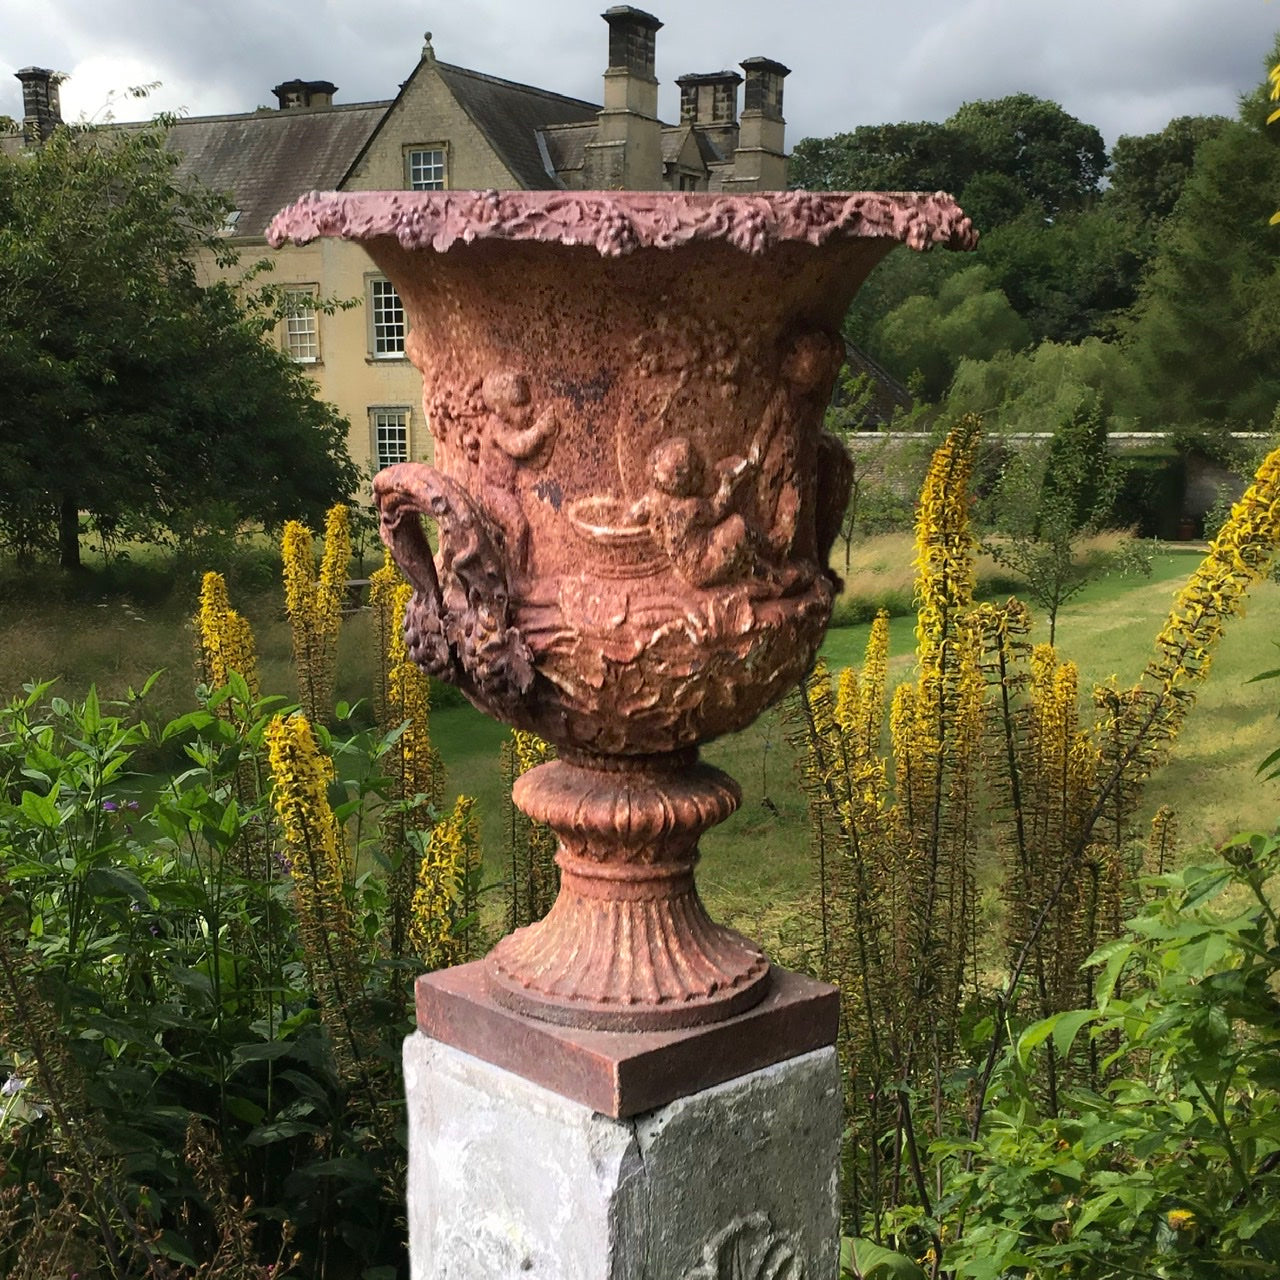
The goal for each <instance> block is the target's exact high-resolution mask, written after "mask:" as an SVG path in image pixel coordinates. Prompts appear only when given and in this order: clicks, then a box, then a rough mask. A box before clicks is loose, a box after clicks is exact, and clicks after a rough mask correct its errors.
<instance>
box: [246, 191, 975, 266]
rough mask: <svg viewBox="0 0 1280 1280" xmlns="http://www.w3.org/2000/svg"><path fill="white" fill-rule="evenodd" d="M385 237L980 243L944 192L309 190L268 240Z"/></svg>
mask: <svg viewBox="0 0 1280 1280" xmlns="http://www.w3.org/2000/svg"><path fill="white" fill-rule="evenodd" d="M320 236H337V237H340V238H342V239H345V240H374V239H378V238H380V237H390V238H392V239H395V240H396V241H398V242H399V244H400V246H401V247H402V248H404V249H432V250H434V251H436V252H437V253H445V252H447V251H448V250H450V249H452V248H453V246H454V245H457V244H470V243H471V242H473V241H475V240H523V241H534V242H537V243H541V244H563V245H585V246H588V247H591V248H594V249H595V250H596V251H597V252H598V253H600V254H601V256H603V257H607V258H612V257H620V256H622V255H623V254H627V253H632V252H634V251H635V250H637V249H648V248H656V249H674V248H677V247H679V246H681V245H685V244H688V243H690V242H692V241H696V240H721V241H724V242H726V243H727V244H730V245H732V246H733V247H734V248H736V249H740V250H742V251H743V252H744V253H749V254H761V253H764V252H766V251H767V250H768V249H770V248H771V247H772V246H774V245H777V244H783V243H788V242H790V243H803V244H810V245H815V246H816V245H821V244H825V243H827V242H828V241H831V240H852V239H866V238H871V239H884V238H888V239H891V240H897V241H901V242H902V243H903V244H906V245H907V246H908V247H909V248H912V249H918V250H924V249H928V248H931V247H932V246H933V245H942V246H943V247H945V248H948V249H972V248H975V247H976V246H977V243H978V233H977V232H976V231H975V230H974V227H973V223H972V222H971V221H970V220H969V219H968V217H966V216H965V214H964V211H963V210H962V209H961V208H960V206H959V205H957V204H956V202H955V201H954V200H953V199H952V198H951V197H950V196H949V195H947V194H946V193H945V192H941V191H939V192H933V193H926V192H881V191H861V192H831V191H822V192H817V191H814V192H810V191H786V192H777V193H763V194H757V195H749V196H746V195H743V196H725V195H708V194H691V193H684V192H680V193H677V192H659V193H654V192H644V191H635V192H632V191H625V192H599V191H580V192H577V191H575V192H564V191H501V192H499V191H360V192H340V191H326V192H316V191H313V192H311V193H310V194H309V195H305V196H303V197H302V198H301V199H300V200H298V201H296V202H295V203H294V204H291V205H290V206H289V207H288V208H287V209H284V210H282V211H281V212H280V213H278V214H277V215H276V216H275V218H273V219H272V221H271V225H270V226H269V227H268V228H267V241H268V243H269V244H271V245H272V246H273V247H275V248H279V247H280V246H281V245H283V244H309V243H310V242H311V241H312V240H315V239H317V238H318V237H320Z"/></svg>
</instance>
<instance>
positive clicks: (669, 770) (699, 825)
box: [486, 752, 769, 1031]
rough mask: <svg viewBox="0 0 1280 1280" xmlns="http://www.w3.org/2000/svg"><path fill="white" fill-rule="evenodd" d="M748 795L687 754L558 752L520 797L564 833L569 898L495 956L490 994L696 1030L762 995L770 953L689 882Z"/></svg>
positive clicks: (527, 1007)
mask: <svg viewBox="0 0 1280 1280" xmlns="http://www.w3.org/2000/svg"><path fill="white" fill-rule="evenodd" d="M740 798H741V793H740V791H739V789H738V786H737V784H736V783H735V782H734V781H733V779H732V778H730V777H729V776H728V775H727V774H725V773H722V772H721V771H720V770H719V769H715V768H712V767H711V766H709V765H704V764H699V763H698V762H697V759H696V755H695V754H694V753H691V752H683V753H673V754H671V755H669V756H657V757H640V758H631V759H629V758H626V757H613V758H604V757H600V758H579V759H577V760H556V761H552V762H551V763H549V764H545V765H540V766H539V767H538V768H536V769H533V770H531V771H530V772H529V773H527V774H525V775H524V776H523V777H522V778H520V779H519V781H518V782H517V783H516V787H515V791H514V799H515V802H516V804H517V805H518V806H519V807H520V809H522V810H523V811H524V812H525V813H526V814H528V815H529V817H531V818H533V819H534V820H535V821H537V822H545V823H547V824H548V825H549V826H550V827H551V828H552V830H553V831H555V833H556V835H557V836H558V837H559V839H560V851H559V853H558V854H557V855H556V861H557V863H558V864H559V866H560V895H559V897H558V898H557V899H556V901H555V904H554V905H553V906H552V908H551V910H550V912H549V913H548V914H547V916H546V917H545V918H544V919H543V920H540V921H538V922H537V923H536V924H532V925H529V926H528V927H527V928H524V929H518V930H516V932H515V933H513V934H511V935H510V936H509V937H507V938H504V939H503V940H502V941H501V942H500V943H498V945H497V946H496V947H495V948H494V949H493V950H492V951H491V952H490V953H489V956H488V958H487V960H486V965H487V970H488V975H489V983H490V993H491V994H492V996H493V998H494V999H495V1000H496V1001H497V1002H498V1003H500V1004H502V1005H505V1006H506V1007H507V1008H510V1009H514V1010H516V1011H517V1012H519V1013H524V1014H527V1015H528V1016H530V1017H535V1018H543V1019H546V1020H547V1021H550V1022H557V1023H561V1024H564V1025H568V1026H576V1027H589V1028H594V1029H597V1030H608V1031H655V1030H667V1029H671V1028H677V1027H692V1026H699V1025H702V1024H705V1023H710V1022H716V1021H719V1020H721V1019H724V1018H730V1017H733V1016H734V1015H735V1014H738V1013H741V1012H743V1011H744V1010H746V1009H749V1008H750V1007H751V1006H752V1005H754V1004H756V1003H758V1002H759V1001H760V1000H762V999H763V998H764V995H765V993H766V991H767V990H768V986H769V961H768V958H767V957H766V956H765V954H764V951H763V950H762V949H761V948H760V947H759V946H757V945H756V944H755V943H754V942H752V941H751V940H750V939H748V938H745V937H743V935H742V934H740V933H737V932H735V931H734V930H732V929H727V928H725V927H724V926H722V925H718V924H716V923H715V922H714V921H713V920H712V919H711V917H710V916H709V915H708V914H707V912H706V908H705V907H703V905H702V901H701V899H700V898H699V897H698V891H697V888H696V887H695V885H694V880H693V867H694V863H695V862H696V861H697V857H698V837H699V836H700V835H701V834H702V833H703V832H704V831H706V830H707V828H709V827H711V826H714V825H715V824H716V823H718V822H722V821H724V819H725V818H727V817H728V816H729V815H730V814H731V813H732V812H733V811H734V810H735V809H736V808H737V807H738V803H739V801H740Z"/></svg>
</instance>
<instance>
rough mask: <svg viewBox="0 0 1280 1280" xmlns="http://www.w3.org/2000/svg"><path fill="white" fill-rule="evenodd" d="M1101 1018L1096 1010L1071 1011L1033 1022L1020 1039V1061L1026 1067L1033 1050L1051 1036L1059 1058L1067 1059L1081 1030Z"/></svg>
mask: <svg viewBox="0 0 1280 1280" xmlns="http://www.w3.org/2000/svg"><path fill="white" fill-rule="evenodd" d="M1100 1016H1101V1015H1100V1014H1099V1013H1098V1011H1097V1010H1096V1009H1071V1010H1068V1011H1067V1012H1066V1013H1055V1014H1054V1015H1053V1016H1052V1017H1049V1018H1042V1019H1041V1020H1040V1021H1039V1022H1033V1023H1032V1024H1031V1026H1029V1027H1028V1028H1027V1029H1026V1030H1025V1031H1024V1032H1023V1033H1022V1034H1021V1035H1020V1036H1019V1037H1018V1061H1019V1062H1020V1063H1021V1064H1022V1065H1023V1066H1024V1067H1025V1066H1026V1065H1027V1060H1028V1059H1029V1058H1030V1057H1031V1053H1032V1050H1034V1049H1037V1048H1039V1047H1040V1045H1042V1044H1043V1043H1044V1042H1045V1041H1046V1040H1048V1039H1049V1037H1050V1036H1052V1037H1053V1047H1054V1049H1056V1050H1057V1052H1058V1054H1059V1056H1062V1057H1065V1056H1066V1055H1067V1054H1068V1053H1070V1051H1071V1045H1072V1043H1073V1042H1074V1041H1075V1038H1076V1036H1077V1034H1079V1031H1080V1028H1081V1027H1083V1026H1085V1025H1087V1024H1088V1023H1090V1022H1094V1021H1096V1020H1097V1019H1098V1018H1099V1017H1100Z"/></svg>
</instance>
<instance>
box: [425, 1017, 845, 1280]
mask: <svg viewBox="0 0 1280 1280" xmlns="http://www.w3.org/2000/svg"><path fill="white" fill-rule="evenodd" d="M404 1074H405V1086H406V1090H407V1094H408V1100H409V1247H410V1254H411V1257H412V1276H413V1280H508V1278H510V1280H525V1278H526V1277H527V1278H529V1280H757V1278H759V1280H765V1278H766V1277H767V1278H768V1280H828V1277H832V1276H834V1275H835V1273H836V1265H837V1263H836V1260H837V1254H838V1247H839V1218H838V1210H837V1190H838V1187H837V1168H838V1154H839V1145H840V1132H841V1124H842V1120H841V1098H840V1080H839V1068H838V1064H837V1060H836V1053H835V1050H834V1049H832V1048H823V1049H818V1050H815V1051H812V1052H809V1053H805V1054H802V1055H801V1056H799V1057H793V1058H789V1059H787V1060H785V1061H783V1062H778V1063H775V1064H773V1065H772V1066H768V1067H765V1068H763V1069H761V1070H757V1071H753V1072H750V1073H749V1074H747V1075H743V1076H739V1077H738V1078H736V1079H734V1080H731V1081H728V1082H727V1083H724V1084H719V1085H715V1086H713V1087H711V1088H708V1089H704V1090H702V1091H700V1092H698V1093H694V1094H692V1095H690V1096H688V1097H683V1098H680V1099H679V1100H677V1101H675V1102H671V1103H669V1104H667V1105H666V1106H663V1107H659V1108H657V1109H656V1110H651V1111H647V1112H643V1113H641V1114H640V1115H636V1116H633V1117H631V1118H628V1119H614V1118H610V1117H608V1116H604V1115H601V1114H600V1113H599V1112H597V1111H594V1110H592V1108H590V1107H588V1106H585V1105H583V1104H582V1103H579V1102H574V1101H572V1100H570V1099H567V1098H565V1097H563V1096H561V1095H559V1094H557V1093H552V1092H551V1091H550V1090H548V1089H544V1088H542V1087H541V1086H540V1085H537V1084H534V1083H532V1082H531V1081H529V1080H525V1079H523V1078H522V1077H520V1076H518V1075H515V1074H513V1073H512V1072H509V1071H505V1070H503V1069H501V1068H499V1067H495V1066H493V1065H491V1064H489V1063H487V1062H483V1061H481V1060H480V1059H478V1058H475V1057H473V1056H471V1055H470V1054H467V1053H463V1052H462V1051H460V1050H458V1049H455V1048H452V1047H450V1046H448V1045H445V1044H442V1043H440V1042H439V1041H437V1040H433V1039H431V1038H430V1037H428V1036H426V1035H424V1034H423V1033H422V1032H416V1033H415V1034H414V1035H412V1036H410V1037H409V1038H408V1039H407V1040H406V1041H405V1049H404Z"/></svg>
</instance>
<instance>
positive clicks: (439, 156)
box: [404, 146, 449, 191]
mask: <svg viewBox="0 0 1280 1280" xmlns="http://www.w3.org/2000/svg"><path fill="white" fill-rule="evenodd" d="M404 168H405V177H406V179H407V180H408V184H409V190H410V191H443V190H444V189H445V187H447V186H448V185H449V184H448V176H449V169H448V152H447V151H446V150H445V148H444V147H439V146H437V147H407V148H406V149H405V153H404Z"/></svg>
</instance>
